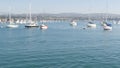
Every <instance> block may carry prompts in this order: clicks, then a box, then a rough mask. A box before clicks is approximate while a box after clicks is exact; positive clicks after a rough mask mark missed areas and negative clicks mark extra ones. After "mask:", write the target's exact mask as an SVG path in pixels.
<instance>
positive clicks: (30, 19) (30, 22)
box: [29, 1, 32, 23]
mask: <svg viewBox="0 0 120 68" xmlns="http://www.w3.org/2000/svg"><path fill="white" fill-rule="evenodd" d="M29 12H30V13H29V16H30V23H31V22H32V15H31V1H30V3H29Z"/></svg>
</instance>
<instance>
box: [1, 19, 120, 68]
mask: <svg viewBox="0 0 120 68" xmlns="http://www.w3.org/2000/svg"><path fill="white" fill-rule="evenodd" d="M99 23H100V22H97V28H87V29H83V28H84V27H85V26H86V22H85V21H80V22H78V26H77V27H71V26H70V25H69V23H68V22H59V23H46V24H47V25H48V29H47V30H41V29H40V28H29V29H28V28H24V27H23V26H21V27H19V28H15V29H12V28H4V27H3V28H0V68H120V25H113V30H112V31H104V30H103V28H102V26H101V25H100V24H99Z"/></svg>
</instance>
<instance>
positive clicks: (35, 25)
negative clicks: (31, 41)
mask: <svg viewBox="0 0 120 68" xmlns="http://www.w3.org/2000/svg"><path fill="white" fill-rule="evenodd" d="M25 27H28V28H30V27H39V26H38V25H37V24H35V23H33V24H28V25H25Z"/></svg>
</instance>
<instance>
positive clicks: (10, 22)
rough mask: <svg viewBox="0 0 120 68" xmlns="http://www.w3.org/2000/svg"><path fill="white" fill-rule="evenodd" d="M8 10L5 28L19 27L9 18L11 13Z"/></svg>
mask: <svg viewBox="0 0 120 68" xmlns="http://www.w3.org/2000/svg"><path fill="white" fill-rule="evenodd" d="M10 11H11V8H10ZM10 11H9V19H8V23H9V24H8V25H7V26H6V27H7V28H17V27H19V25H17V24H15V23H13V21H12V19H11V13H10Z"/></svg>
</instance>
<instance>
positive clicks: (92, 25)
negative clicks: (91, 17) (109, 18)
mask: <svg viewBox="0 0 120 68" xmlns="http://www.w3.org/2000/svg"><path fill="white" fill-rule="evenodd" d="M87 27H92V28H96V24H87Z"/></svg>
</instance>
